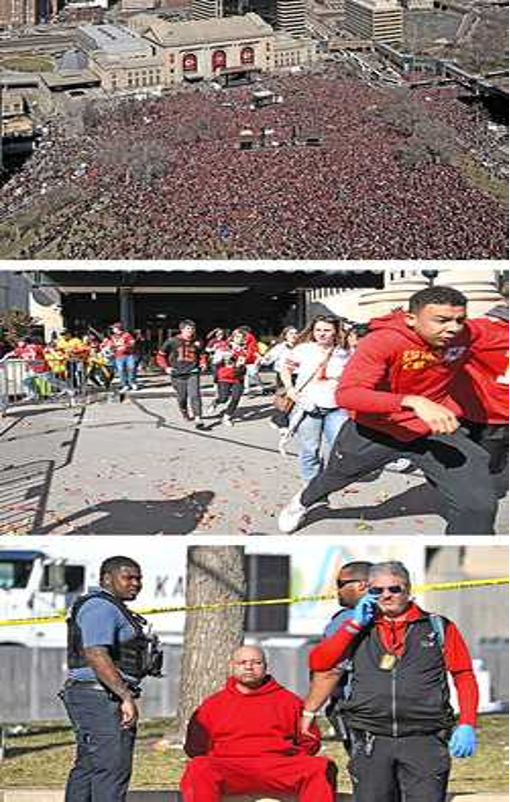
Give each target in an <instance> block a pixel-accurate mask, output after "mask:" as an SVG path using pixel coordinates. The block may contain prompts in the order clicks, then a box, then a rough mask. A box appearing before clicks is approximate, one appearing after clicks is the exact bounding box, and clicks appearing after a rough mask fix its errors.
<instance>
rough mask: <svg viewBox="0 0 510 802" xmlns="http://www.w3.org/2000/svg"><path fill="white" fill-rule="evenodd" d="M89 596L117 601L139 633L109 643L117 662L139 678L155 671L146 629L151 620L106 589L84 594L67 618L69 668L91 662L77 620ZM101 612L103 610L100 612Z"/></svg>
mask: <svg viewBox="0 0 510 802" xmlns="http://www.w3.org/2000/svg"><path fill="white" fill-rule="evenodd" d="M89 599H105V601H108V602H110V604H113V605H114V606H115V607H116V608H117V609H118V610H120V612H121V613H122V615H123V616H124V618H125V619H126V621H127V622H128V623H129V624H130V625H131V626H132V627H133V629H134V632H135V634H134V635H133V637H132V638H130V639H129V640H127V641H123V642H122V643H121V642H120V641H119V642H118V643H114V644H113V645H112V646H107V647H105V648H107V649H108V653H109V655H110V657H111V659H112V661H113V663H114V664H115V666H116V667H117V668H118V669H119V671H121V672H122V673H123V674H127V675H129V676H130V677H134V678H135V679H142V678H143V677H146V676H147V674H149V673H151V665H150V659H149V647H150V639H149V638H148V637H147V636H146V635H145V633H144V629H143V627H144V625H145V624H146V623H147V622H146V620H145V618H142V616H141V615H138V614H137V613H133V612H132V611H131V610H128V608H127V607H126V605H125V604H123V602H122V601H121V600H120V599H117V598H115V596H112V595H111V593H106V591H100V590H98V591H94V592H92V593H88V594H87V595H86V596H80V598H79V599H77V600H76V601H75V603H74V604H73V606H72V607H71V609H70V611H69V615H68V618H67V665H68V668H84V667H86V666H87V665H88V663H87V661H86V659H85V653H84V651H83V643H82V634H81V629H80V627H79V625H78V624H77V622H76V616H77V615H78V611H79V610H80V609H81V607H82V606H83V605H84V604H86V602H87V601H88V600H89ZM98 614H100V613H98Z"/></svg>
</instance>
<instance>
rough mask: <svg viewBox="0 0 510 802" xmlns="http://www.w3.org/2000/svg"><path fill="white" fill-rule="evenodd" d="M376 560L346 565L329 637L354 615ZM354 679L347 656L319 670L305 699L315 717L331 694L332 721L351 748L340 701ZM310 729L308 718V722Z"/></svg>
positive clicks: (307, 711) (307, 714)
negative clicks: (327, 667) (333, 664)
mask: <svg viewBox="0 0 510 802" xmlns="http://www.w3.org/2000/svg"><path fill="white" fill-rule="evenodd" d="M371 567H372V563H370V562H368V561H367V560H356V561H355V562H349V563H345V564H344V565H342V567H341V568H340V571H339V572H338V576H337V579H336V587H337V597H338V602H339V604H340V609H339V610H337V612H336V613H335V614H334V615H333V616H332V617H331V619H330V620H329V621H328V624H327V625H326V627H325V629H324V637H325V638H329V637H331V635H333V634H334V633H335V632H337V630H338V629H339V628H340V627H341V625H342V624H343V623H344V622H345V621H346V620H347V619H348V618H350V617H351V616H352V610H353V609H354V607H356V605H357V603H358V602H359V600H360V599H361V598H362V597H363V596H364V595H365V594H366V592H367V590H368V574H369V571H370V568H371ZM350 681H351V663H350V661H349V660H344V661H343V662H342V663H341V664H339V665H337V666H335V667H334V668H333V669H331V671H324V672H323V671H319V672H316V673H315V674H314V675H313V676H312V679H311V683H310V688H309V691H308V695H307V697H306V699H305V710H304V717H305V719H309V720H313V718H315V711H317V710H319V708H321V707H322V705H323V704H324V702H325V701H326V699H328V697H329V704H328V706H327V708H326V716H327V718H328V719H329V721H330V723H331V724H332V726H333V728H334V730H335V733H336V735H337V738H338V739H339V740H341V741H343V742H344V746H345V747H346V749H347V750H349V735H348V732H347V728H346V726H345V722H344V721H343V719H342V716H341V714H340V711H339V704H340V701H341V700H342V699H344V698H347V696H348V694H349V687H350ZM304 725H305V729H306V722H304Z"/></svg>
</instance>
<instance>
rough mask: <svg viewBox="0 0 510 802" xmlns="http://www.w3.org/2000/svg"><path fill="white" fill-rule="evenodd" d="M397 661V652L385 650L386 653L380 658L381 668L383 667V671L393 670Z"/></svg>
mask: <svg viewBox="0 0 510 802" xmlns="http://www.w3.org/2000/svg"><path fill="white" fill-rule="evenodd" d="M396 662H397V655H396V654H389V652H385V654H383V655H382V657H381V659H380V660H379V668H381V669H382V670H383V671H391V670H392V669H393V668H395V664H396Z"/></svg>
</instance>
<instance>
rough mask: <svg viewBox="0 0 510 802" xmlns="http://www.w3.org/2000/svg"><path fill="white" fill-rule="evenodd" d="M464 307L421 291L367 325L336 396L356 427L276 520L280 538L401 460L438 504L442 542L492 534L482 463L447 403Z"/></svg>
mask: <svg viewBox="0 0 510 802" xmlns="http://www.w3.org/2000/svg"><path fill="white" fill-rule="evenodd" d="M466 306H467V300H466V298H465V296H464V295H462V293H461V292H459V291H458V290H456V289H453V288H452V287H428V288H427V289H424V290H420V291H419V292H416V293H415V294H414V295H413V296H411V298H410V300H409V311H408V312H401V311H399V312H395V313H392V314H390V315H387V316H386V317H383V318H380V319H379V320H374V321H372V323H371V329H372V331H371V333H370V334H368V335H367V336H366V337H364V338H363V339H362V340H361V341H360V343H359V345H358V348H357V349H356V352H355V354H354V355H353V357H352V358H351V360H350V361H349V364H348V365H347V366H346V368H345V371H344V373H343V374H342V378H341V379H340V382H339V385H338V390H337V394H336V400H337V403H338V406H339V407H342V408H344V409H348V410H350V411H351V413H352V415H353V418H354V419H353V420H351V421H347V422H346V423H345V424H344V426H343V427H342V428H341V430H340V433H339V435H338V437H337V439H336V442H335V444H334V446H333V449H332V451H331V455H330V459H329V462H328V464H327V466H326V469H325V470H324V471H323V472H322V473H320V474H319V475H318V476H316V477H315V479H313V480H312V481H311V482H310V483H309V484H308V486H307V487H306V488H305V489H304V491H302V492H300V493H298V494H297V495H296V496H295V497H294V498H293V499H292V500H291V502H290V504H288V505H287V507H285V508H284V509H283V510H282V512H281V514H280V517H279V522H278V523H279V528H280V531H281V532H285V533H290V532H294V531H295V530H296V529H298V527H299V526H300V524H301V523H302V522H303V521H304V519H305V517H306V514H307V511H308V510H309V509H310V507H312V506H313V505H314V504H316V503H317V502H319V501H321V500H322V499H324V498H326V497H327V496H328V495H329V494H330V493H333V492H335V491H337V490H342V489H343V488H344V487H347V486H348V485H350V484H351V483H352V482H355V481H356V480H358V479H360V478H362V477H363V476H366V475H367V474H369V473H372V472H373V471H375V470H378V469H380V468H382V467H384V465H386V464H387V463H388V462H391V461H393V460H395V459H397V458H399V457H405V458H407V459H409V460H411V462H412V463H413V464H414V465H416V467H417V468H420V469H421V470H422V471H423V473H424V475H425V478H426V479H427V480H428V481H429V482H430V483H431V484H432V485H433V486H434V487H435V488H436V489H437V490H438V491H439V493H440V494H441V496H442V497H443V499H444V500H446V502H447V510H446V518H447V529H446V533H447V534H463V535H487V534H493V532H494V518H495V515H496V511H497V500H496V494H495V491H494V489H493V486H492V482H491V479H490V476H489V468H488V462H489V456H488V454H487V452H486V451H485V450H484V449H483V448H481V447H480V446H479V445H478V444H476V443H474V442H472V440H470V439H469V436H468V434H467V432H466V431H464V430H463V429H461V428H460V421H459V417H460V416H461V414H462V410H461V408H460V406H459V404H458V403H457V402H456V401H455V400H454V399H453V397H452V392H453V386H454V383H455V380H456V377H457V375H458V373H459V371H460V370H461V369H462V367H463V365H464V363H465V362H466V361H467V359H468V357H469V356H470V347H471V339H472V335H471V334H470V331H469V329H468V328H467V327H465V321H466Z"/></svg>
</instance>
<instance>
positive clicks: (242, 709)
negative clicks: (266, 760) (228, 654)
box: [184, 677, 320, 757]
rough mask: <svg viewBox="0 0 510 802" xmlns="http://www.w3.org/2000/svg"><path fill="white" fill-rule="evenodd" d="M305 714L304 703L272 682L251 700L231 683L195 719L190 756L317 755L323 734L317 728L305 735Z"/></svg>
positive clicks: (252, 693)
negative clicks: (302, 718)
mask: <svg viewBox="0 0 510 802" xmlns="http://www.w3.org/2000/svg"><path fill="white" fill-rule="evenodd" d="M302 710H303V702H302V700H301V699H300V698H299V697H298V696H296V695H295V694H294V693H292V692H291V691H287V690H286V689H285V688H282V686H281V685H279V684H278V683H277V682H276V681H275V680H274V679H273V678H272V677H268V679H267V681H266V682H265V683H264V685H262V686H261V687H260V688H257V689H255V690H252V691H250V693H247V694H245V693H242V692H241V691H240V690H238V688H237V680H236V679H235V677H230V678H229V679H228V681H227V684H226V686H225V687H224V688H223V690H221V691H219V692H218V693H215V694H213V695H212V696H209V697H208V698H207V699H206V700H205V701H204V702H203V703H202V704H201V705H200V707H199V708H198V709H197V710H196V711H195V713H194V714H193V717H192V719H191V720H190V723H189V725H188V732H187V735H186V743H185V745H184V748H185V751H186V753H187V754H188V755H189V756H190V757H196V756H197V755H212V756H214V757H262V756H269V755H272V756H275V755H305V754H306V755H313V754H315V753H316V752H318V751H319V748H320V731H319V729H318V727H317V726H316V725H315V724H314V725H313V726H312V729H311V734H310V735H308V736H304V735H302V733H301V729H300V723H301V712H302Z"/></svg>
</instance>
